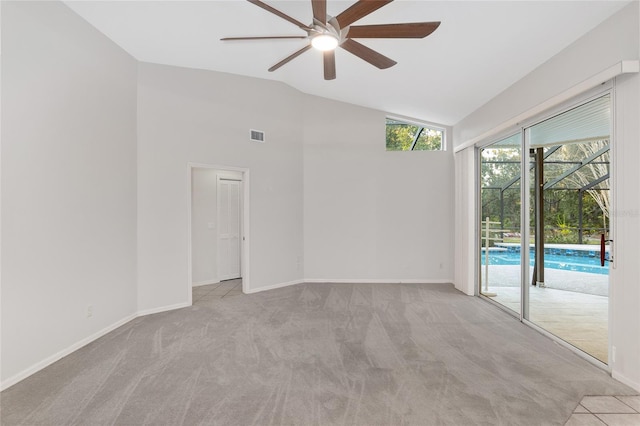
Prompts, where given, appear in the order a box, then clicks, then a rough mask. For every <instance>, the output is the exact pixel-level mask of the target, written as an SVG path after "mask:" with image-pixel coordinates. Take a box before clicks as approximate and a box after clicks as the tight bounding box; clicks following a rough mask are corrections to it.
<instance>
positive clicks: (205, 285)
mask: <svg viewBox="0 0 640 426" xmlns="http://www.w3.org/2000/svg"><path fill="white" fill-rule="evenodd" d="M188 186H189V204H188V209H189V212H188V227H189V234H188V235H189V237H190V238H189V247H188V249H189V250H188V267H189V270H188V290H189V300H190V301H191V302H193V293H194V292H195V293H197V292H199V291H200V292H204V291H205V290H210V289H213V288H214V287H218V288H217V290H219V291H222V290H223V288H226V287H225V286H226V285H227V284H229V285H230V284H234V289H238V288H239V286H238V285H237V284H238V282H240V281H241V288H242V292H244V293H246V292H248V291H249V288H250V287H249V256H248V254H249V249H248V244H249V214H248V210H249V209H248V205H249V170H247V169H242V168H235V167H228V166H215V165H203V164H189V166H188ZM223 281H224V283H222V284H224V285H222V284H221V282H223ZM236 291H237V290H236Z"/></svg>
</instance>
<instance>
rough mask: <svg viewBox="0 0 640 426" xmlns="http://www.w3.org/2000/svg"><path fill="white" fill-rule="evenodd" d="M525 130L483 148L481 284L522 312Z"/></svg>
mask: <svg viewBox="0 0 640 426" xmlns="http://www.w3.org/2000/svg"><path fill="white" fill-rule="evenodd" d="M521 145H522V138H521V134H520V133H518V134H515V135H512V136H511V137H508V138H505V139H502V140H500V141H498V142H496V143H494V144H492V145H490V146H488V147H485V148H483V149H481V150H480V209H479V210H480V218H481V220H480V235H479V241H480V243H481V244H480V246H481V247H480V254H481V256H480V257H481V258H480V265H481V267H480V274H479V276H480V288H479V293H480V294H481V295H483V296H485V297H491V298H492V299H493V300H494V301H496V302H498V303H500V304H501V305H503V306H504V307H506V308H508V309H510V310H512V311H514V312H515V313H517V314H520V310H521V309H520V305H521V304H520V300H521V284H520V283H521V279H520V277H521V272H520V270H521V268H520V263H521V262H520V223H521V221H520V217H521V208H520V207H521V203H520V187H521V185H520V184H521V179H520V176H521V153H522V147H521Z"/></svg>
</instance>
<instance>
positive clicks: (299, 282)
mask: <svg viewBox="0 0 640 426" xmlns="http://www.w3.org/2000/svg"><path fill="white" fill-rule="evenodd" d="M304 282H305V281H303V280H294V281H287V282H284V283H278V284H272V285H268V286H264V287H258V288H252V289H249V290H245V293H246V294H253V293H260V292H261V291H267V290H275V289H276V288H282V287H289V286H292V285H296V284H302V283H304Z"/></svg>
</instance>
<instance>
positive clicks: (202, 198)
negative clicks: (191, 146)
mask: <svg viewBox="0 0 640 426" xmlns="http://www.w3.org/2000/svg"><path fill="white" fill-rule="evenodd" d="M218 175H220V176H224V177H226V178H228V179H237V180H242V173H241V172H233V171H223V170H216V169H205V168H194V169H192V172H191V256H192V257H191V259H192V260H191V262H192V263H191V264H192V275H191V277H192V278H191V281H192V283H193V285H194V286H196V285H206V284H211V283H216V282H219V281H220V280H219V278H218V233H217V226H218V223H217V220H218V202H217V193H218V180H217V178H218Z"/></svg>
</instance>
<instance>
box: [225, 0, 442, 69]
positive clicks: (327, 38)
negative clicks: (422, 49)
mask: <svg viewBox="0 0 640 426" xmlns="http://www.w3.org/2000/svg"><path fill="white" fill-rule="evenodd" d="M247 1H248V2H249V3H253V4H255V5H256V6H258V7H261V8H262V9H264V10H266V11H267V12H270V13H273V14H274V15H276V16H278V17H280V18H282V19H284V20H286V21H289V22H291V23H292V24H294V25H295V26H297V27H298V28H300V29H301V30H303V31H305V32H306V33H307V35H305V36H263V37H226V38H223V39H221V40H223V41H231V40H271V39H273V40H275V39H302V40H308V41H309V43H308V44H307V45H306V46H305V47H303V48H302V49H300V50H298V51H296V52H294V53H292V54H291V55H289V56H287V57H286V58H284V59H283V60H281V61H280V62H278V63H277V64H275V65H274V66H272V67H271V68H269V71H270V72H272V71H275V70H277V69H278V68H280V67H281V66H283V65H284V64H286V63H288V62H289V61H291V60H293V59H295V58H297V57H298V56H300V55H301V54H303V53H304V52H306V51H307V50H309V49H311V48H312V47H314V48H316V49H318V50H321V51H322V52H323V60H324V79H325V80H333V79H335V78H336V57H335V49H336V48H337V47H338V46H339V47H341V48H343V49H344V50H346V51H347V52H350V53H352V54H353V55H356V56H358V57H359V58H361V59H363V60H365V61H367V62H369V63H370V64H371V65H373V66H375V67H378V68H380V69H385V68H389V67H392V66H394V65H395V64H396V63H397V62H396V61H394V60H393V59H390V58H387V57H386V56H384V55H382V54H380V53H378V52H376V51H375V50H373V49H370V48H368V47H367V46H365V45H363V44H360V43H358V42H357V41H355V40H354V39H355V38H424V37H426V36H428V35H429V34H431V33H432V32H434V31H435V30H436V29H437V28H438V26H439V25H440V22H410V23H403V24H382V25H351V24H353V23H354V22H356V21H357V20H359V19H361V18H363V17H365V16H367V15H369V14H370V13H372V12H374V11H376V10H378V9H380V8H381V7H382V6H385V5H386V4H388V3H391V2H392V1H393V0H359V1H357V2H356V3H354V4H353V5H351V6H350V7H349V8H348V9H346V10H344V11H343V12H341V13H340V14H339V15H338V16H335V17H333V16H329V15H327V0H311V5H312V8H313V22H312V23H311V24H310V25H305V24H303V23H302V22H300V21H298V20H296V19H294V18H292V17H291V16H289V15H286V14H284V13H282V12H281V11H279V10H277V9H275V8H273V7H271V6H269V5H268V4H266V3H264V2H262V1H260V0H247Z"/></svg>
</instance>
